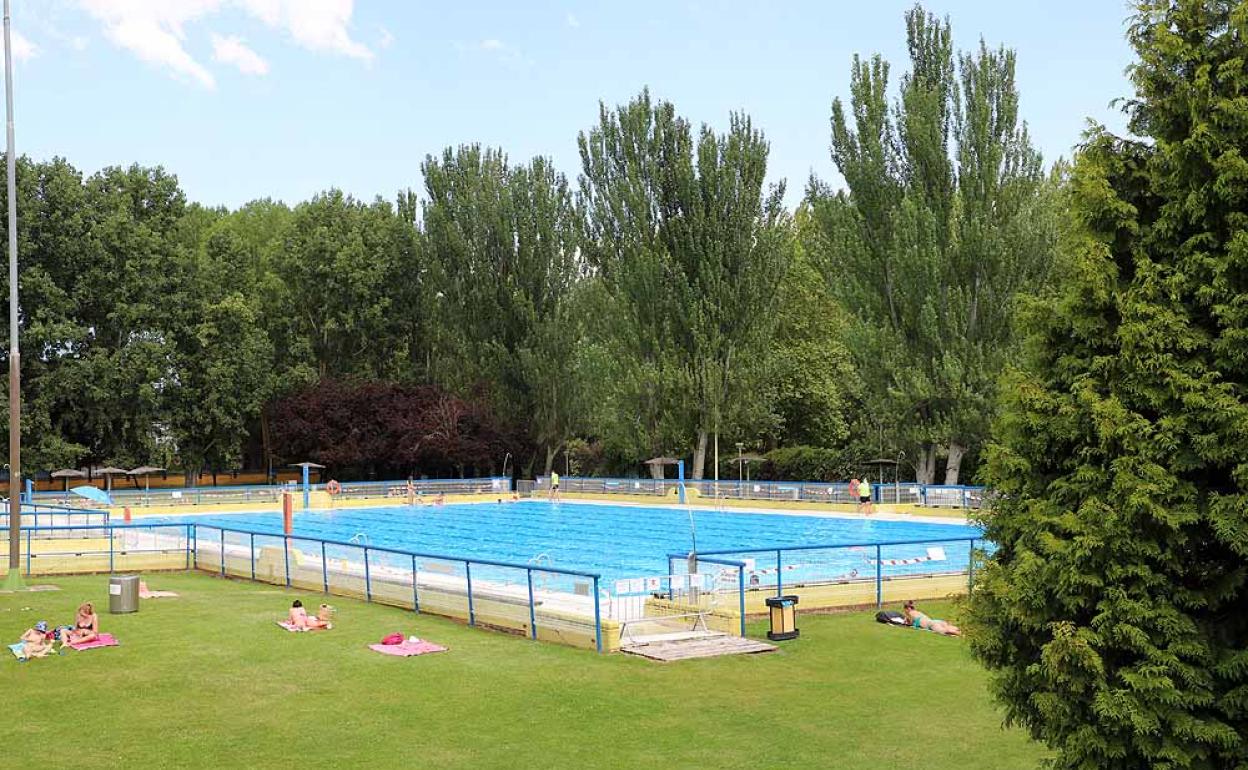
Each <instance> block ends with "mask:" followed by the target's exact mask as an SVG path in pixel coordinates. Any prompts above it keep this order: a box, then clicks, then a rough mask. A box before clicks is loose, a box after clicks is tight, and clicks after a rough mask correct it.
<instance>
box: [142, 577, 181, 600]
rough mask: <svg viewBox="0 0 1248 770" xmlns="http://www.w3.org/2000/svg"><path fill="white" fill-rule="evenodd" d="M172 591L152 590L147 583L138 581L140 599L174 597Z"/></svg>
mask: <svg viewBox="0 0 1248 770" xmlns="http://www.w3.org/2000/svg"><path fill="white" fill-rule="evenodd" d="M176 596H177V594H176V593H174V592H173V591H153V590H151V589H150V588H148V587H147V583H145V582H143V581H142V580H140V581H139V598H140V599H163V598H168V597H176Z"/></svg>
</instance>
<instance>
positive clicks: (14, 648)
mask: <svg viewBox="0 0 1248 770" xmlns="http://www.w3.org/2000/svg"><path fill="white" fill-rule="evenodd" d="M25 646H26V644H25V643H24V642H18V643H17V644H10V645H9V651H10V652H12V653H13V657H15V658H22V657H25V656H24V655H22V648H23V647H25Z"/></svg>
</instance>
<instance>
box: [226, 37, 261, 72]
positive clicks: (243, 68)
mask: <svg viewBox="0 0 1248 770" xmlns="http://www.w3.org/2000/svg"><path fill="white" fill-rule="evenodd" d="M212 58H213V60H214V61H219V62H221V63H222V64H233V65H234V66H235V67H238V71H239V72H241V73H243V74H244V75H267V74H268V73H269V63H268V62H266V61H265V60H264V59H262V58H261V57H260V54H258V53H256V52H255V51H253V50H251V49H250V48H248V47H247V44H246V43H244V42H243V40H242V38H240V37H237V36H235V35H231V36H230V37H221V36H220V35H215V34H214V35H213V36H212Z"/></svg>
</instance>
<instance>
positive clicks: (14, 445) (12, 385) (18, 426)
mask: <svg viewBox="0 0 1248 770" xmlns="http://www.w3.org/2000/svg"><path fill="white" fill-rule="evenodd" d="M10 23H11V22H10V13H9V0H4V107H5V117H6V125H5V138H6V150H5V166H6V171H7V176H8V191H9V572H8V577H7V579H6V580H5V585H6V586H7V587H9V588H17V587H20V586H21V584H22V573H21V567H22V553H21V545H22V491H21V483H22V393H21V376H20V372H21V358H20V355H19V353H18V349H17V158H16V157H15V155H14V154H13V153H14V150H13V145H14V142H13V40H12V35H11V32H10V29H9V27H10Z"/></svg>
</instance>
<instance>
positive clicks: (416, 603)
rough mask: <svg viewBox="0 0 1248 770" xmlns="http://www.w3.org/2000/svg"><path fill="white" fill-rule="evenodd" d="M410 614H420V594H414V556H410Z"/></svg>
mask: <svg viewBox="0 0 1248 770" xmlns="http://www.w3.org/2000/svg"><path fill="white" fill-rule="evenodd" d="M412 612H415V613H419V612H420V594H418V593H417V592H416V556H415V555H413V556H412Z"/></svg>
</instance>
